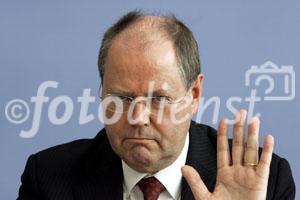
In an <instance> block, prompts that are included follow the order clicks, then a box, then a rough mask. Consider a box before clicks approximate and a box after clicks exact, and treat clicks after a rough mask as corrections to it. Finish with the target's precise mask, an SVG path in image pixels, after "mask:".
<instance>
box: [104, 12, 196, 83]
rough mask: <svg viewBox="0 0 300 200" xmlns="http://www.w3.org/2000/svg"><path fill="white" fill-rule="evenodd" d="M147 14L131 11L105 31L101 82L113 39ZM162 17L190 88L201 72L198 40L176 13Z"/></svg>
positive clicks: (182, 74) (181, 72)
mask: <svg viewBox="0 0 300 200" xmlns="http://www.w3.org/2000/svg"><path fill="white" fill-rule="evenodd" d="M146 16H148V15H146V14H145V13H144V12H142V11H140V10H138V11H131V12H129V13H127V14H126V15H124V16H123V17H121V18H120V19H119V20H118V21H117V22H116V23H115V24H113V25H112V26H111V27H110V28H108V29H107V31H106V32H105V33H104V36H103V39H102V43H101V47H100V50H99V56H98V70H99V75H100V78H101V84H102V83H103V76H104V66H105V62H106V59H107V56H108V51H109V48H110V46H111V44H112V41H113V39H114V38H115V37H116V36H117V35H118V34H119V33H121V32H122V31H124V30H125V29H126V28H128V27H129V26H131V25H133V24H134V23H136V22H137V21H139V20H141V19H142V18H143V17H146ZM160 17H161V18H163V19H164V20H163V21H162V22H161V23H160V28H161V30H162V31H164V32H165V33H166V35H167V37H168V39H169V40H170V41H172V42H173V45H174V48H175V54H176V59H177V64H178V67H179V71H180V74H181V76H182V78H183V81H184V84H185V86H186V89H189V88H190V87H191V85H192V83H193V82H194V81H195V80H196V78H197V76H198V75H199V74H200V73H201V67H200V58H199V50H198V45H197V42H196V40H195V38H194V36H193V33H192V31H191V30H190V29H189V28H188V27H187V26H186V25H185V24H184V23H183V22H181V21H180V20H178V19H177V18H176V17H175V16H174V15H170V16H160Z"/></svg>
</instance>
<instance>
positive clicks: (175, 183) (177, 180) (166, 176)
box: [122, 133, 189, 199]
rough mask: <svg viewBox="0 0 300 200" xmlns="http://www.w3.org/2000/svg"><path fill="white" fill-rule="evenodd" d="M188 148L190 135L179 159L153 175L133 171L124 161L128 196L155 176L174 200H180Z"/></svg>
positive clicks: (125, 184)
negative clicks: (141, 182)
mask: <svg viewBox="0 0 300 200" xmlns="http://www.w3.org/2000/svg"><path fill="white" fill-rule="evenodd" d="M188 146H189V133H188V134H187V137H186V139H185V143H184V146H183V149H182V151H181V153H180V155H179V156H178V158H177V159H176V160H175V161H174V162H173V163H172V164H171V165H169V166H168V167H166V168H164V169H162V170H160V171H158V172H157V173H155V174H153V175H151V174H147V173H140V172H138V171H136V170H134V169H132V168H131V167H129V166H128V165H127V164H126V163H125V162H124V161H123V160H122V168H123V174H124V186H125V189H126V190H127V192H128V194H129V193H130V192H131V190H132V189H133V188H134V186H135V185H136V184H137V183H138V182H139V181H140V180H141V179H142V178H144V177H148V176H154V177H155V178H157V179H158V180H159V181H160V182H161V183H162V184H163V185H164V186H165V188H166V190H167V191H168V192H169V193H170V195H171V196H172V197H173V199H178V196H179V195H180V189H181V179H182V174H181V167H182V166H184V165H185V162H186V158H187V152H188Z"/></svg>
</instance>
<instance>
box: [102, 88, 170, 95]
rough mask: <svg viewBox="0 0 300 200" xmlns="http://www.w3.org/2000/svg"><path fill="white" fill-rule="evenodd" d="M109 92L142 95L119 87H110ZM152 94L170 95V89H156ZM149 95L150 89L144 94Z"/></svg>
mask: <svg viewBox="0 0 300 200" xmlns="http://www.w3.org/2000/svg"><path fill="white" fill-rule="evenodd" d="M108 93H113V94H119V95H124V96H130V97H134V96H141V95H134V93H133V92H129V91H124V90H121V89H117V88H113V89H112V88H109V89H108ZM152 94H153V96H169V94H168V91H167V90H163V89H157V90H154V91H153V92H152ZM147 95H148V91H147V92H146V93H144V95H143V96H147Z"/></svg>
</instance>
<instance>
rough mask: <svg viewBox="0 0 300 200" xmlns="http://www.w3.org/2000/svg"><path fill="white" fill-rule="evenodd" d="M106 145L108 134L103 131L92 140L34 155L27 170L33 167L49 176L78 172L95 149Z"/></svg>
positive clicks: (66, 144)
mask: <svg viewBox="0 0 300 200" xmlns="http://www.w3.org/2000/svg"><path fill="white" fill-rule="evenodd" d="M105 145H107V142H106V134H105V132H104V130H102V131H100V132H99V133H98V134H97V135H96V136H95V137H94V138H92V139H79V140H74V141H71V142H68V143H65V144H60V145H57V146H53V147H51V148H48V149H45V150H42V151H40V152H38V153H35V154H32V155H31V156H30V157H29V158H28V161H27V166H26V168H27V167H29V166H31V167H32V166H33V167H34V168H35V170H36V173H38V172H42V173H43V172H46V173H45V174H47V175H49V176H51V175H52V174H63V173H65V172H68V174H70V172H78V171H80V170H81V168H83V167H84V166H83V165H84V163H85V162H86V161H87V159H89V157H90V156H91V154H93V152H94V151H95V149H98V148H101V147H102V146H105ZM45 174H44V175H45Z"/></svg>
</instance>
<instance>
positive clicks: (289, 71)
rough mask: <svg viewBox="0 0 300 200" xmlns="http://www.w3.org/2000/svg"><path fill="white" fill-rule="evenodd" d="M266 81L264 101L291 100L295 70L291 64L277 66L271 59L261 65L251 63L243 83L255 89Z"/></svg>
mask: <svg viewBox="0 0 300 200" xmlns="http://www.w3.org/2000/svg"><path fill="white" fill-rule="evenodd" d="M265 81H266V82H267V83H268V87H267V88H266V89H265V91H264V93H265V94H264V95H265V96H264V97H263V99H264V100H266V101H291V100H293V99H294V98H295V96H296V94H295V91H296V89H295V85H296V81H295V71H294V69H293V66H291V65H282V66H281V67H278V66H277V65H276V64H274V63H273V62H271V61H267V62H265V63H264V64H262V65H261V66H257V65H253V66H251V68H250V69H248V70H247V71H246V73H245V85H246V86H247V87H255V88H256V89H257V88H258V87H259V86H260V85H262V83H263V82H265Z"/></svg>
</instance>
